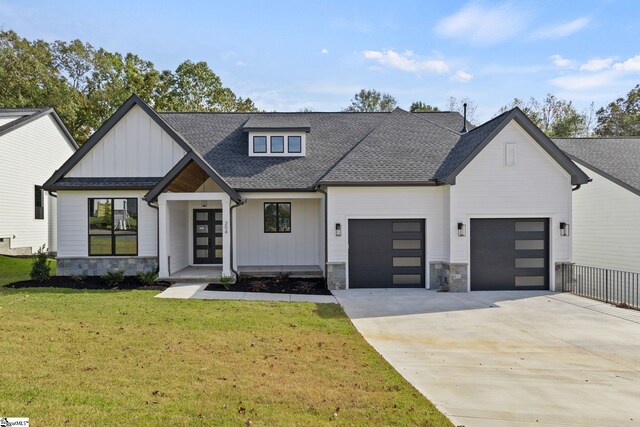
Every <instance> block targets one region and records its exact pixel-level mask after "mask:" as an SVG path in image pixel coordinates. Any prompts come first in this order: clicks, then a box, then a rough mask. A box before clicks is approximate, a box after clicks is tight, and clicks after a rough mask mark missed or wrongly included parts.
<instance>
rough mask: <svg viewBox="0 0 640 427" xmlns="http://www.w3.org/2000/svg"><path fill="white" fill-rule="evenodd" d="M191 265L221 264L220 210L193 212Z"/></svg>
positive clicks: (196, 210)
mask: <svg viewBox="0 0 640 427" xmlns="http://www.w3.org/2000/svg"><path fill="white" fill-rule="evenodd" d="M193 263H194V264H222V209H194V210H193Z"/></svg>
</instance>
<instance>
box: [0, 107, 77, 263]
mask: <svg viewBox="0 0 640 427" xmlns="http://www.w3.org/2000/svg"><path fill="white" fill-rule="evenodd" d="M74 151H75V148H74V147H73V145H72V144H71V143H70V141H69V140H68V139H67V137H66V135H65V134H64V133H63V132H62V130H61V129H60V127H59V126H58V124H57V123H56V121H55V120H54V119H53V117H52V116H51V115H45V116H43V117H40V118H39V119H36V120H34V121H32V122H30V123H27V124H25V125H24V126H21V127H19V128H17V129H15V130H13V131H11V132H9V133H6V134H4V135H2V136H0V212H1V214H0V238H11V247H12V248H22V247H31V248H32V249H33V250H34V251H35V250H37V249H38V248H39V247H40V246H42V245H45V246H47V247H48V248H49V250H50V251H55V250H56V236H55V214H56V209H55V204H56V199H55V198H54V197H51V196H49V195H48V194H47V193H46V192H45V193H44V219H42V220H39V219H35V191H34V186H36V185H42V184H44V182H45V181H46V180H47V179H49V177H50V176H51V175H52V174H53V172H54V171H55V170H56V169H58V168H59V167H60V166H61V165H62V164H63V163H64V162H65V161H66V160H67V158H69V156H71V155H72V154H73V153H74ZM13 236H15V238H13Z"/></svg>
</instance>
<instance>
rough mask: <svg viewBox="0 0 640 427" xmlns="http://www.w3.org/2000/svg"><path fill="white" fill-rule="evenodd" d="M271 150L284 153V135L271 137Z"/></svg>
mask: <svg viewBox="0 0 640 427" xmlns="http://www.w3.org/2000/svg"><path fill="white" fill-rule="evenodd" d="M271 152H272V153H284V136H272V137H271Z"/></svg>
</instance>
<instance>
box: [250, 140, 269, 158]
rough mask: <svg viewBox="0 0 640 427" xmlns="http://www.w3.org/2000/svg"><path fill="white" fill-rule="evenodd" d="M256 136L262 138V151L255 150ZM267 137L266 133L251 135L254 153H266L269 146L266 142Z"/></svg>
mask: <svg viewBox="0 0 640 427" xmlns="http://www.w3.org/2000/svg"><path fill="white" fill-rule="evenodd" d="M256 138H264V151H257V150H256ZM267 139H268V138H267V137H266V135H254V136H253V141H252V143H253V152H254V153H258V154H265V153H267V151H268V147H269V144H268V141H267Z"/></svg>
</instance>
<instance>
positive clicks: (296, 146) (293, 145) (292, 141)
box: [287, 136, 302, 153]
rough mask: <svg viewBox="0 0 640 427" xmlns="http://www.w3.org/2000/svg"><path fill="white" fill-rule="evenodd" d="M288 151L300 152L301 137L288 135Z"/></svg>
mask: <svg viewBox="0 0 640 427" xmlns="http://www.w3.org/2000/svg"><path fill="white" fill-rule="evenodd" d="M287 144H288V148H287V149H288V151H289V153H302V137H300V136H290V137H289V138H288V139H287Z"/></svg>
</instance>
